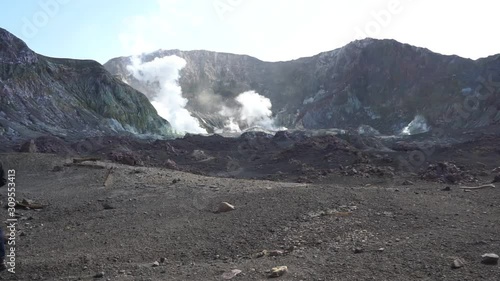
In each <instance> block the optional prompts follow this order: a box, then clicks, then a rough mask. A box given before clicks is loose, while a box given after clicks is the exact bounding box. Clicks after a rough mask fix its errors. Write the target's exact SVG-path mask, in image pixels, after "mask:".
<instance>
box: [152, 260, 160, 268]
mask: <svg viewBox="0 0 500 281" xmlns="http://www.w3.org/2000/svg"><path fill="white" fill-rule="evenodd" d="M151 266H152V267H158V266H160V263H159V262H158V261H155V262H154V263H153V264H152V265H151Z"/></svg>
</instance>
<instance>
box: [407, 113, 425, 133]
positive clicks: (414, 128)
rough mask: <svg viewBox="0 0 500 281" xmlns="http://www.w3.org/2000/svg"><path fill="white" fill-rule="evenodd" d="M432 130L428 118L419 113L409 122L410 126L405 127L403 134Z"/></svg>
mask: <svg viewBox="0 0 500 281" xmlns="http://www.w3.org/2000/svg"><path fill="white" fill-rule="evenodd" d="M429 130H430V128H429V126H428V125H427V120H426V119H425V117H424V116H422V115H417V116H415V118H413V120H412V121H411V122H410V124H408V126H406V127H404V128H403V131H402V132H401V134H402V135H408V136H409V135H416V134H422V133H426V132H428V131H429Z"/></svg>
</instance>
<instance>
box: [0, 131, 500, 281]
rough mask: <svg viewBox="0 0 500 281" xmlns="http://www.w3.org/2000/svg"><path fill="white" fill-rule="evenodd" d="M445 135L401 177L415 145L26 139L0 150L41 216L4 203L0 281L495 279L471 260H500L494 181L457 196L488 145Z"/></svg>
mask: <svg viewBox="0 0 500 281" xmlns="http://www.w3.org/2000/svg"><path fill="white" fill-rule="evenodd" d="M450 140H453V141H447V140H433V141H432V143H433V147H434V150H433V151H432V153H430V154H428V155H427V156H426V158H425V161H423V162H422V163H419V164H420V165H415V166H413V168H412V169H410V170H408V169H402V165H401V163H400V159H407V157H408V155H409V154H411V152H412V151H414V148H415V147H416V148H419V147H422V146H419V145H418V142H420V141H421V139H420V137H409V138H404V139H397V140H387V139H381V138H375V137H363V136H357V135H349V136H329V135H328V136H316V137H306V136H304V135H301V134H299V133H294V134H291V135H285V133H282V134H279V135H277V136H274V137H273V136H267V135H262V134H260V135H255V134H253V135H251V134H247V135H244V136H242V137H240V138H223V137H220V136H211V137H200V136H187V137H185V138H183V139H178V140H173V141H138V140H133V139H130V138H118V137H109V138H105V139H89V140H87V142H82V141H80V142H73V143H68V142H65V141H61V140H59V139H51V138H44V139H43V142H42V140H41V139H37V140H35V143H36V145H37V150H38V153H20V152H12V151H6V152H5V153H3V154H1V157H2V160H3V162H4V165H5V166H6V167H8V168H9V169H12V168H13V169H16V170H17V194H16V196H17V199H18V200H22V199H23V198H27V199H31V200H34V201H35V202H37V203H41V204H43V205H44V208H43V209H41V210H38V211H37V210H23V209H19V210H18V213H19V220H20V222H19V225H18V231H19V232H18V237H17V238H18V252H17V255H18V256H17V265H16V272H17V273H16V275H10V274H8V273H1V274H0V278H2V279H3V280H94V279H97V280H224V279H223V275H224V273H228V272H230V271H231V270H233V269H238V270H241V273H240V274H239V275H237V276H236V277H234V278H233V279H231V280H267V279H268V276H269V270H270V269H271V268H273V267H275V266H287V267H288V272H287V273H286V274H285V275H283V276H281V277H279V278H277V279H278V280H499V278H500V268H499V266H498V265H486V264H482V263H481V255H483V254H485V253H497V254H498V253H499V252H500V191H499V188H500V187H499V186H497V187H496V188H484V189H479V190H470V191H469V190H467V191H466V190H463V189H461V188H460V187H461V186H463V185H467V186H476V185H480V184H483V183H489V182H491V181H492V180H493V179H494V178H495V176H496V175H497V174H498V173H500V169H496V168H498V167H499V166H500V161H499V159H500V150H499V148H498V143H499V141H500V138H499V137H498V136H497V135H495V134H485V133H483V132H476V133H475V134H474V135H472V136H471V135H464V134H460V135H457V136H456V137H450ZM82 143H85V145H82ZM89 143H90V144H91V145H88V144H89ZM55 144H57V145H55ZM18 147H20V146H18ZM82 147H85V149H82ZM51 153H54V154H51ZM90 156H93V157H99V158H100V159H101V160H99V161H87V162H82V163H73V159H74V158H78V157H90ZM401 157H402V158H401ZM446 187H449V188H448V189H446ZM445 190H448V191H445ZM1 199H2V201H3V204H5V203H6V192H5V190H4V191H3V192H2V197H1ZM221 202H229V203H230V204H232V205H234V206H235V210H234V211H231V212H227V213H216V212H214V211H215V210H216V209H217V206H218V204H219V203H221ZM3 213H4V215H3V216H2V219H5V216H6V212H3ZM264 250H267V251H274V252H273V254H272V255H269V254H268V255H262V251H264ZM275 250H279V251H275ZM455 260H460V261H461V264H463V267H462V268H458V269H452V264H453V262H454V261H455ZM155 262H158V263H155ZM101 273H104V274H103V276H102V277H100V275H101Z"/></svg>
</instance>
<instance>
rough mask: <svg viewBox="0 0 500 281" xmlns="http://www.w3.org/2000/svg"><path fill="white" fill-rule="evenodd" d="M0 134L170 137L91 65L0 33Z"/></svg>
mask: <svg viewBox="0 0 500 281" xmlns="http://www.w3.org/2000/svg"><path fill="white" fill-rule="evenodd" d="M0 100H1V101H0V136H1V137H3V138H6V139H11V140H14V139H20V138H21V139H22V138H29V137H36V136H39V135H44V134H50V135H57V136H67V137H86V136H92V135H100V134H108V135H109V134H123V133H134V134H148V135H158V136H167V137H168V136H171V135H172V133H171V127H170V124H169V123H168V122H167V121H166V120H164V119H162V118H161V117H159V116H158V114H157V112H156V110H155V109H154V107H153V106H152V105H151V104H150V102H149V100H148V99H147V98H146V97H145V96H144V95H143V94H142V93H140V92H138V91H137V90H135V89H133V88H132V87H130V86H128V85H126V84H125V83H123V82H122V81H120V80H119V79H116V78H114V77H113V76H112V75H111V74H109V72H107V71H106V70H105V69H104V67H102V65H100V64H99V63H97V62H95V61H87V60H71V59H56V58H49V57H44V56H41V55H38V54H36V53H34V52H33V51H32V50H30V49H29V48H28V46H26V44H25V43H24V42H23V41H21V40H20V39H18V38H16V37H15V36H13V35H12V34H10V33H9V32H7V31H6V30H4V29H0Z"/></svg>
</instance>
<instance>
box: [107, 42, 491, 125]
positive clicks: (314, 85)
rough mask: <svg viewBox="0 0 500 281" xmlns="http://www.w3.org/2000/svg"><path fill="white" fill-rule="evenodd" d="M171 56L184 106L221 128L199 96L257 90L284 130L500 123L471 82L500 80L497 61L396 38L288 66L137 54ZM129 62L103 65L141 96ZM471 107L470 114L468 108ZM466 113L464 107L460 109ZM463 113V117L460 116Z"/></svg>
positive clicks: (210, 55)
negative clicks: (179, 61)
mask: <svg viewBox="0 0 500 281" xmlns="http://www.w3.org/2000/svg"><path fill="white" fill-rule="evenodd" d="M169 55H177V56H179V57H182V58H184V59H185V60H186V61H187V65H186V67H185V68H184V69H183V70H182V71H181V77H180V80H179V82H180V85H181V87H182V90H183V95H184V97H186V98H188V99H189V103H188V105H187V108H188V109H189V110H190V111H191V112H193V114H194V115H195V116H198V117H203V119H204V120H210V121H208V123H211V124H212V125H216V124H217V123H218V122H219V123H220V120H219V119H220V118H219V117H220V116H219V115H218V113H217V110H218V108H217V106H207V105H206V104H204V102H205V103H206V99H202V98H199V97H200V96H201V95H202V93H203V95H204V96H206V94H207V93H208V94H209V95H212V94H213V95H216V96H219V97H222V98H223V99H231V98H234V97H235V96H237V95H238V94H239V93H241V92H244V91H248V90H255V91H257V92H258V93H260V94H261V95H264V96H266V97H268V98H269V99H270V100H271V101H272V104H273V113H274V115H275V116H276V117H277V120H279V122H280V124H279V125H284V126H286V127H289V128H301V127H305V128H309V129H319V128H354V129H356V128H358V127H359V126H361V125H368V126H371V127H373V128H375V129H376V130H378V131H380V132H382V133H386V134H394V133H400V132H401V130H402V129H403V128H404V127H405V126H407V125H408V124H409V123H410V122H411V121H412V120H413V119H414V118H415V116H417V115H421V116H422V117H424V119H426V120H427V123H428V124H429V125H430V126H440V127H443V128H457V129H462V128H473V127H479V126H487V125H492V124H499V123H500V113H499V109H500V96H499V93H498V89H499V88H500V87H497V88H496V89H497V91H496V93H494V94H490V95H486V94H485V93H484V92H485V89H486V88H485V87H483V90H482V92H483V95H482V96H485V98H480V99H479V98H478V96H477V95H476V96H475V93H474V89H476V88H477V87H478V86H479V85H480V83H478V82H477V79H478V78H480V77H484V78H487V77H488V76H490V75H493V76H492V77H493V80H496V81H500V56H498V55H497V56H492V57H489V58H485V59H480V60H477V61H473V60H469V59H464V58H461V57H458V56H444V55H440V54H437V53H433V52H431V51H429V50H427V49H424V48H417V47H413V46H410V45H407V44H401V43H399V42H396V41H394V40H375V39H365V40H360V41H354V42H352V43H350V44H348V45H346V46H345V47H342V48H339V49H336V50H333V51H329V52H324V53H321V54H318V55H316V56H313V57H308V58H301V59H297V60H293V61H287V62H263V61H260V60H258V59H256V58H253V57H249V56H244V55H233V54H226V53H216V52H209V51H179V50H168V51H165V50H160V51H156V52H153V53H150V54H146V55H143V56H142V60H143V61H146V62H147V61H152V60H153V59H154V58H155V57H164V56H169ZM129 64H130V58H129V57H120V58H115V59H112V60H110V61H108V62H107V63H106V64H105V65H104V66H105V68H106V69H107V70H108V71H110V72H111V73H112V74H114V75H116V76H117V77H119V78H120V79H122V80H123V81H126V82H127V83H129V84H130V85H131V86H133V87H134V88H136V89H138V90H140V91H142V92H144V93H145V94H146V95H147V96H149V97H152V95H154V89H152V88H151V85H146V84H144V83H142V82H140V81H137V80H136V79H134V77H133V76H131V75H130V73H129V71H128V70H127V68H126V67H127V65H129ZM466 100H468V101H469V102H470V103H473V102H477V104H476V105H475V106H474V108H471V107H470V106H469V107H468V106H466ZM464 107H465V109H464ZM464 110H466V111H467V112H466V114H464V113H463V111H464Z"/></svg>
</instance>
